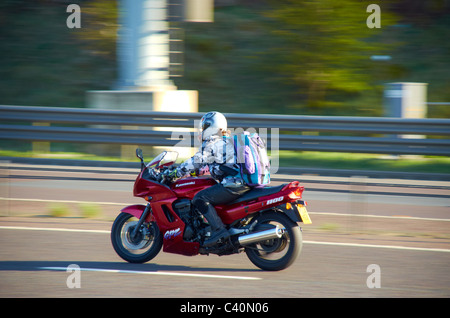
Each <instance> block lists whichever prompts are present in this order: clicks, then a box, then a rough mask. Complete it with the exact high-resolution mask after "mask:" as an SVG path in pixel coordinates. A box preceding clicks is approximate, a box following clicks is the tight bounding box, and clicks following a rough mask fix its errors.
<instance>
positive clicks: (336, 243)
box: [0, 226, 450, 253]
mask: <svg viewBox="0 0 450 318" xmlns="http://www.w3.org/2000/svg"><path fill="white" fill-rule="evenodd" d="M0 229H6V230H29V231H55V232H79V233H101V234H110V233H111V231H107V230H84V229H66V228H51V227H50V228H48V227H47V228H45V227H25V226H0ZM303 243H305V244H316V245H335V246H350V247H371V248H387V249H397V250H413V251H428V252H443V253H449V252H450V249H444V248H429V247H409V246H397V245H377V244H360V243H341V242H322V241H303Z"/></svg>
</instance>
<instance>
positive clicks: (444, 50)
mask: <svg viewBox="0 0 450 318" xmlns="http://www.w3.org/2000/svg"><path fill="white" fill-rule="evenodd" d="M170 2H171V1H168V3H169V4H170ZM175 2H176V1H175ZM371 3H376V4H377V5H379V6H380V8H381V16H380V18H381V28H369V27H368V26H367V24H366V20H367V18H368V17H369V15H370V14H371V12H367V7H368V5H369V4H371ZM69 4H78V5H79V6H80V8H81V28H73V29H71V28H68V27H67V25H66V20H67V18H68V16H69V15H70V12H69V13H68V12H67V11H66V9H67V7H68V5H69ZM119 8H120V6H119V2H118V1H109V0H84V1H81V0H78V1H75V0H36V1H27V0H5V1H1V3H0V47H1V51H0V52H1V59H0V104H2V105H27V106H56V107H76V108H85V107H88V105H87V98H86V92H88V91H96V90H111V89H114V88H115V87H116V84H117V79H118V78H119V74H118V73H119V70H118V65H119V63H118V57H117V56H118V54H117V51H118V48H117V43H118V30H119V21H121V20H120V18H119V17H120V10H119ZM213 16H214V17H213V21H212V23H190V22H186V21H172V22H170V25H169V27H170V28H176V29H178V30H180V32H179V34H178V37H179V39H180V40H181V41H182V47H181V50H182V52H183V54H182V58H181V61H182V63H181V65H180V66H179V68H178V70H177V72H178V73H177V75H176V76H173V77H172V78H171V80H172V81H173V83H174V85H175V86H176V87H177V88H178V90H195V91H198V111H200V112H204V111H210V110H217V111H222V112H225V113H249V114H253V113H261V114H296V115H326V116H330V115H338V116H384V115H386V112H385V109H384V106H383V96H384V90H385V88H386V86H385V85H386V83H392V82H420V83H426V85H427V87H426V89H427V96H426V101H427V102H428V105H427V110H426V116H427V117H428V118H449V117H450V105H448V102H450V90H449V89H448V88H449V84H450V77H449V76H448V74H449V71H450V62H449V61H450V59H449V56H450V42H449V41H448V37H449V32H448V30H449V27H450V2H449V1H445V0H429V1H421V0H391V1H373V0H370V1H360V0H342V1H331V0H322V1H299V0H277V1H275V0H258V1H256V0H242V1H237V0H216V1H214V15H213ZM380 56H381V57H384V58H377V57H380ZM433 102H438V104H434V103H433ZM442 102H444V103H443V104H440V103H442ZM445 102H447V105H446V104H445ZM125 109H126V107H125ZM149 110H151V109H149ZM1 146H2V148H3V149H4V150H5V149H8V150H17V151H30V150H31V149H32V146H31V142H30V143H28V142H21V143H17V142H15V141H6V140H3V141H2V143H1ZM86 147H87V146H86V145H81V146H80V145H75V144H72V145H64V144H58V143H55V144H54V143H52V145H51V150H52V151H58V150H62V151H78V152H87V153H90V152H92V149H91V148H86ZM49 149H50V148H49ZM285 157H286V158H287V157H292V154H285ZM294 157H295V156H294ZM327 158H329V159H330V160H331V161H332V160H333V159H332V158H333V156H332V155H331V154H329V155H327ZM317 159H318V158H317V157H313V158H312V159H311V162H313V163H317V162H318V161H317ZM340 159H342V158H339V160H338V162H339V163H338V165H339V166H340V167H344V168H348V167H347V166H345V163H343V162H342V160H340ZM360 159H361V158H357V161H360ZM287 163H289V160H287ZM341 164H344V166H341ZM351 164H354V163H351ZM365 164H366V163H364V164H363V165H365ZM331 167H333V164H331ZM435 167H436V169H438V170H440V171H442V169H443V168H445V167H447V171H448V165H445V166H444V167H443V166H442V165H438V166H435ZM382 168H383V167H382ZM386 169H390V168H389V167H386ZM393 169H397V168H396V167H394V168H393Z"/></svg>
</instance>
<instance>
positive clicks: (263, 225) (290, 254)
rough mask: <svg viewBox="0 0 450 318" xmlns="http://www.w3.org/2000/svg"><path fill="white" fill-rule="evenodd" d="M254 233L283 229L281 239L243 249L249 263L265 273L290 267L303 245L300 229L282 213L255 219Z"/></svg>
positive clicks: (266, 214)
mask: <svg viewBox="0 0 450 318" xmlns="http://www.w3.org/2000/svg"><path fill="white" fill-rule="evenodd" d="M257 221H258V224H257V225H256V227H255V231H258V230H262V229H267V227H268V226H278V227H279V228H282V229H284V231H285V232H284V234H283V236H282V237H281V238H276V239H272V240H266V241H263V242H259V243H256V244H252V245H250V246H248V247H246V248H245V252H246V254H247V257H248V258H249V259H250V261H251V262H252V263H253V264H254V265H256V266H257V267H259V268H261V269H263V270H266V271H279V270H282V269H285V268H287V267H289V266H290V265H292V263H293V262H294V261H295V260H296V259H297V257H298V256H299V255H300V253H301V250H302V245H303V240H302V232H301V229H300V227H299V226H298V225H297V224H296V223H295V222H293V221H292V220H291V219H289V217H288V216H286V215H285V214H283V213H277V212H266V213H263V214H261V215H260V216H258V217H257Z"/></svg>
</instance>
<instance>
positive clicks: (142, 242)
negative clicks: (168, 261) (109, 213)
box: [111, 212, 163, 263]
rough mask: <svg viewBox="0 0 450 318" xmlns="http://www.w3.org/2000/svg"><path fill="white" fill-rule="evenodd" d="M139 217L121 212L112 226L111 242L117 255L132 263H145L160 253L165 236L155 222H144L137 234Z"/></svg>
mask: <svg viewBox="0 0 450 318" xmlns="http://www.w3.org/2000/svg"><path fill="white" fill-rule="evenodd" d="M138 221H139V219H137V218H135V217H134V216H132V215H131V214H128V213H123V212H122V213H120V214H119V215H118V216H117V218H116V220H115V221H114V223H113V225H112V228H111V243H112V245H113V248H114V250H115V251H116V253H117V255H119V256H120V257H121V258H122V259H123V260H125V261H127V262H130V263H145V262H148V261H149V260H151V259H152V258H154V257H155V256H156V255H158V253H159V251H160V250H161V247H162V244H163V237H162V234H161V232H160V231H159V228H158V226H157V224H156V223H155V222H150V223H144V224H143V225H142V226H141V228H140V229H139V231H138V233H137V235H135V236H133V235H132V234H133V230H134V228H135V227H136V225H137V224H138Z"/></svg>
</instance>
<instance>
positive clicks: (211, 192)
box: [192, 184, 247, 246]
mask: <svg viewBox="0 0 450 318" xmlns="http://www.w3.org/2000/svg"><path fill="white" fill-rule="evenodd" d="M246 190H247V189H240V190H238V189H233V190H230V189H229V188H225V187H224V186H223V185H222V184H216V185H214V186H212V187H210V188H207V189H205V190H202V191H200V192H199V193H197V194H196V195H195V196H194V199H193V200H192V202H193V204H194V206H195V207H196V208H197V209H198V210H199V211H200V213H202V214H203V216H204V217H205V218H206V220H208V223H209V225H210V226H211V230H212V233H211V236H210V237H209V238H208V239H207V240H206V241H205V242H204V245H205V246H210V245H214V244H215V243H216V242H217V241H218V240H220V239H226V238H228V237H229V236H230V234H229V233H228V231H227V229H226V228H225V226H224V224H223V222H222V220H221V219H220V217H219V216H218V215H217V212H216V209H215V208H214V205H218V204H226V203H228V202H231V201H233V200H236V199H237V198H238V197H240V196H241V194H242V193H243V192H246Z"/></svg>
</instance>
